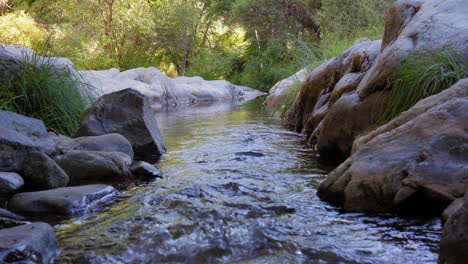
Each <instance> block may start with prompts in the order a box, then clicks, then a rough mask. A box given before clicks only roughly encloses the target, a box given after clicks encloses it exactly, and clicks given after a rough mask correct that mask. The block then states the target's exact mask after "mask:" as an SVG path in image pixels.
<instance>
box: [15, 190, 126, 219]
mask: <svg viewBox="0 0 468 264" xmlns="http://www.w3.org/2000/svg"><path fill="white" fill-rule="evenodd" d="M116 192H117V191H116V190H115V189H114V188H113V187H111V186H108V185H85V186H79V187H65V188H58V189H53V190H47V191H39V192H25V193H18V194H16V195H14V196H13V197H12V198H11V199H10V201H9V203H8V208H9V209H10V210H12V211H13V212H17V213H22V214H25V215H35V216H39V215H64V216H79V215H82V214H84V213H86V212H87V211H88V210H91V209H94V207H95V206H96V205H97V204H98V203H99V202H102V200H105V199H107V198H110V197H112V196H113V195H115V194H116Z"/></svg>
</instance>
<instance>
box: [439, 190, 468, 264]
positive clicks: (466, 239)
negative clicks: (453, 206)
mask: <svg viewBox="0 0 468 264" xmlns="http://www.w3.org/2000/svg"><path fill="white" fill-rule="evenodd" d="M463 200H464V203H462V206H460V207H459V209H458V210H456V211H455V212H454V213H453V214H452V215H451V216H450V218H449V219H448V220H447V222H446V223H445V226H444V233H443V235H442V240H441V242H440V253H439V264H458V263H467V261H468V192H467V193H466V194H465V198H464V199H463Z"/></svg>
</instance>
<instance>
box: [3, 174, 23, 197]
mask: <svg viewBox="0 0 468 264" xmlns="http://www.w3.org/2000/svg"><path fill="white" fill-rule="evenodd" d="M23 185H24V180H23V178H22V177H21V176H20V175H19V174H17V173H14V172H0V197H4V196H8V195H10V194H13V193H15V192H16V191H17V190H18V189H19V188H21V187H23Z"/></svg>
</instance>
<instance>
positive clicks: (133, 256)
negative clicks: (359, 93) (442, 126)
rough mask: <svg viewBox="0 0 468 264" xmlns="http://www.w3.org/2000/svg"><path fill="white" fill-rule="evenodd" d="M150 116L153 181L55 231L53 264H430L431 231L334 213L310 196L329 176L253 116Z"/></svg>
mask: <svg viewBox="0 0 468 264" xmlns="http://www.w3.org/2000/svg"><path fill="white" fill-rule="evenodd" d="M262 100H263V98H257V99H255V100H252V101H249V102H247V103H245V104H241V102H230V103H218V104H212V105H206V106H198V107H190V108H186V109H180V110H177V111H170V112H162V113H158V115H157V119H158V122H159V125H160V129H161V132H162V134H163V137H164V140H165V142H166V144H167V147H168V153H167V154H165V155H164V156H163V158H162V160H161V161H160V162H158V163H157V164H156V166H157V167H158V168H159V169H160V170H161V171H162V172H163V173H164V176H165V178H164V179H160V180H156V181H154V182H151V183H145V184H140V185H137V186H134V187H131V188H129V189H127V190H125V191H123V192H122V193H121V194H120V195H119V197H118V198H116V200H115V201H114V202H113V203H111V204H109V205H107V206H105V207H104V208H101V209H100V210H98V211H96V212H94V213H92V214H89V215H86V216H83V217H79V218H73V219H68V220H61V221H59V222H58V223H57V224H56V225H55V228H56V231H57V239H58V246H59V248H60V250H61V252H60V255H59V257H57V259H56V260H55V263H356V264H362V263H379V264H380V263H398V264H399V263H415V264H416V263H417V264H422V263H436V262H437V251H438V243H439V240H440V236H441V232H442V228H441V223H440V220H439V219H427V218H426V219H404V218H400V217H397V216H395V215H392V214H378V215H369V214H349V213H342V212H340V210H339V209H338V208H335V207H333V206H331V205H329V204H327V203H325V202H322V201H320V200H319V198H318V197H317V196H316V189H317V187H318V185H319V184H320V182H322V181H323V180H324V179H325V177H326V174H327V173H328V172H329V171H330V169H332V168H329V167H326V166H324V165H321V164H320V162H319V160H318V155H317V153H316V152H315V151H314V150H313V149H312V148H310V147H309V146H307V145H306V144H305V141H304V138H303V137H302V136H301V135H298V134H296V133H293V132H290V131H287V130H285V129H284V128H282V126H281V120H280V119H278V118H271V117H269V115H268V114H267V113H266V112H265V111H264V110H263V108H262Z"/></svg>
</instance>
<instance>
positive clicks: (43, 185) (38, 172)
mask: <svg viewBox="0 0 468 264" xmlns="http://www.w3.org/2000/svg"><path fill="white" fill-rule="evenodd" d="M23 176H24V180H25V182H26V184H27V185H28V186H30V187H32V188H34V189H37V190H47V189H54V188H59V187H65V186H67V185H68V183H69V181H70V179H69V177H68V175H67V173H66V172H65V171H63V170H62V168H60V167H59V166H58V165H57V163H55V161H54V160H53V159H51V158H50V157H49V156H47V155H44V154H43V153H40V152H31V153H29V154H28V156H27V157H26V158H25V159H24V165H23Z"/></svg>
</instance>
